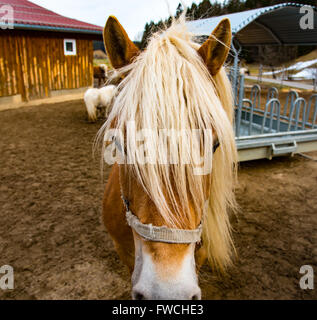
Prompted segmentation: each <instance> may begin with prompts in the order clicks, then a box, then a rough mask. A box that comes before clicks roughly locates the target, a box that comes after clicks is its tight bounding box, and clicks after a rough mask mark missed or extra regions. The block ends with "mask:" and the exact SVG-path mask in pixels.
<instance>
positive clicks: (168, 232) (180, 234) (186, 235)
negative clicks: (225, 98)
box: [114, 139, 220, 244]
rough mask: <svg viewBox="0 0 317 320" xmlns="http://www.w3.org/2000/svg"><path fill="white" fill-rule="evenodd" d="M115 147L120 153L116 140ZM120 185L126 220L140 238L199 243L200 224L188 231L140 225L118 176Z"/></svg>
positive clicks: (217, 144) (216, 146)
mask: <svg viewBox="0 0 317 320" xmlns="http://www.w3.org/2000/svg"><path fill="white" fill-rule="evenodd" d="M114 142H115V144H116V146H117V147H118V149H119V151H120V152H122V147H121V145H120V144H119V143H118V141H117V140H116V139H114ZM219 145H220V144H219V142H217V143H216V144H215V145H214V146H213V152H215V151H216V150H217V148H218V147H219ZM119 183H120V192H121V198H122V201H123V204H124V207H125V209H126V219H127V223H128V225H129V226H130V227H131V228H132V229H134V231H135V232H136V233H137V234H139V235H140V236H141V237H142V238H144V239H146V240H149V241H155V242H165V243H182V244H189V243H196V242H201V234H202V223H200V225H199V226H198V228H197V229H194V230H189V229H172V228H168V227H166V226H161V227H157V226H153V225H152V224H144V223H142V222H141V221H140V220H139V218H138V217H137V216H135V215H134V214H133V213H132V212H131V210H130V203H129V200H128V199H126V198H125V197H124V195H123V191H122V185H121V180H120V176H119Z"/></svg>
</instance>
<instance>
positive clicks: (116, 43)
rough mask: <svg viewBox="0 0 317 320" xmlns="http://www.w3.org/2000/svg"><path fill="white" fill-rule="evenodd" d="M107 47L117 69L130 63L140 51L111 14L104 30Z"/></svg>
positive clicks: (111, 60) (112, 62)
mask: <svg viewBox="0 0 317 320" xmlns="http://www.w3.org/2000/svg"><path fill="white" fill-rule="evenodd" d="M103 40H104V44H105V48H106V51H107V54H108V57H109V59H110V62H111V64H112V66H113V67H114V68H115V69H118V68H121V67H124V66H126V65H128V64H129V63H130V62H131V61H132V59H133V58H134V57H135V56H136V55H137V54H138V53H139V49H138V47H137V46H136V45H135V44H134V43H133V42H132V41H131V40H130V39H129V37H128V35H127V33H126V31H125V30H124V29H123V27H122V25H121V24H120V22H119V21H118V20H117V18H116V17H114V16H110V17H109V18H108V20H107V23H106V25H105V28H104V30H103Z"/></svg>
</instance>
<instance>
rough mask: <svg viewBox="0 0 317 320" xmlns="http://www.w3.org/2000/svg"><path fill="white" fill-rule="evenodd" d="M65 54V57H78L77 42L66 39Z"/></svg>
mask: <svg viewBox="0 0 317 320" xmlns="http://www.w3.org/2000/svg"><path fill="white" fill-rule="evenodd" d="M64 54H65V56H75V55H76V40H74V39H64Z"/></svg>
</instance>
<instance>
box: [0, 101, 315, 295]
mask: <svg viewBox="0 0 317 320" xmlns="http://www.w3.org/2000/svg"><path fill="white" fill-rule="evenodd" d="M100 125H101V122H99V123H96V124H89V123H87V122H86V115H85V109H84V105H83V103H82V102H81V101H78V102H67V103H59V104H54V105H43V106H37V107H25V108H21V109H16V110H7V111H2V112H0V137H1V138H0V266H2V265H4V264H9V265H11V266H13V268H14V275H15V289H14V290H10V291H6V292H4V291H1V290H0V299H3V298H5V299H129V298H130V289H131V288H130V278H129V275H128V272H127V270H126V269H125V267H124V265H123V264H122V263H121V262H120V260H119V259H118V256H117V254H116V252H115V251H114V247H113V245H112V242H111V239H110V237H109V236H108V235H107V233H106V231H105V230H104V228H103V226H102V225H101V220H100V211H101V198H102V193H103V182H102V180H101V177H100V167H99V157H98V156H97V157H96V159H93V158H92V142H93V139H94V136H95V134H96V132H97V130H98V128H99V127H100ZM311 155H312V156H314V157H315V158H317V153H312V154H311ZM108 171H109V168H108V169H106V176H107V172H108ZM316 194H317V162H313V161H311V160H307V159H305V158H302V157H300V156H295V157H293V158H278V159H273V160H272V161H269V160H261V161H254V162H246V163H242V164H241V165H240V170H239V185H238V187H237V198H238V202H239V205H240V211H239V213H238V215H237V216H234V217H232V223H233V227H234V238H235V243H236V247H237V258H236V259H235V261H234V264H233V266H232V267H231V268H230V269H229V270H228V274H227V275H226V276H219V275H216V274H213V273H211V272H210V270H209V269H208V267H207V266H204V267H203V269H202V271H201V274H200V278H199V279H200V284H201V288H202V295H203V298H204V299H316V298H317V289H315V290H301V289H300V287H299V279H300V277H301V275H300V274H299V269H300V267H301V266H302V265H305V264H309V265H312V266H313V267H314V268H315V272H317V247H316V244H317V197H316ZM315 288H316V281H315Z"/></svg>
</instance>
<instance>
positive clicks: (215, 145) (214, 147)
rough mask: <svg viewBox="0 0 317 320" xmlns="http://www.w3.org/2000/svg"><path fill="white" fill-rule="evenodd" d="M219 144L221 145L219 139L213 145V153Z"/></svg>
mask: <svg viewBox="0 0 317 320" xmlns="http://www.w3.org/2000/svg"><path fill="white" fill-rule="evenodd" d="M219 146H220V143H219V141H217V142H216V143H215V144H214V145H213V147H212V151H213V153H215V152H216V150H217V149H218V147H219Z"/></svg>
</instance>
